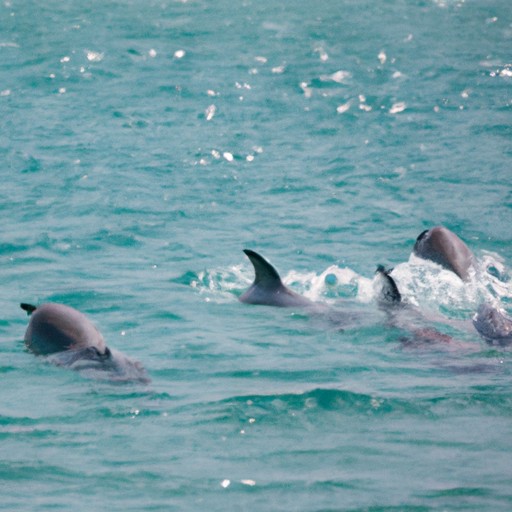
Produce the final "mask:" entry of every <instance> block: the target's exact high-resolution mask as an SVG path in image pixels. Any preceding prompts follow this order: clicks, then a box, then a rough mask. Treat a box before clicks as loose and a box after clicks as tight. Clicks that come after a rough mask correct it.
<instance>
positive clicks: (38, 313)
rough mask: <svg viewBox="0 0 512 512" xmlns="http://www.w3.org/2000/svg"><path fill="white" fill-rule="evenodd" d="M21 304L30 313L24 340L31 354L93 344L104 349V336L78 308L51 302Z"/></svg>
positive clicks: (46, 353)
mask: <svg viewBox="0 0 512 512" xmlns="http://www.w3.org/2000/svg"><path fill="white" fill-rule="evenodd" d="M21 307H22V309H24V310H25V311H27V312H28V313H29V314H31V316H30V322H29V324H28V327H27V330H26V332H25V344H26V346H27V348H28V349H29V350H30V351H31V352H33V353H34V354H36V355H48V354H54V353H56V352H62V351H64V350H70V349H80V348H86V347H94V348H95V349H96V350H97V352H98V353H99V354H105V353H106V352H107V346H106V344H105V340H104V339H103V336H102V335H101V333H100V332H99V331H98V329H97V328H96V327H95V326H94V324H93V323H92V322H91V321H90V320H89V319H88V318H87V317H86V316H85V315H84V314H83V313H80V311H77V310H76V309H73V308H71V307H68V306H64V305H62V304H54V303H46V304H41V305H40V306H38V307H34V306H31V305H26V304H23V305H21Z"/></svg>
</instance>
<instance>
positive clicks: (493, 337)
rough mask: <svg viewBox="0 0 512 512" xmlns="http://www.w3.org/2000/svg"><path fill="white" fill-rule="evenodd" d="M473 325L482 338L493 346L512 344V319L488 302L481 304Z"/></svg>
mask: <svg viewBox="0 0 512 512" xmlns="http://www.w3.org/2000/svg"><path fill="white" fill-rule="evenodd" d="M473 325H474V326H475V329H476V330H477V331H478V333H479V334H480V336H482V338H484V339H485V340H486V341H487V342H489V343H491V344H498V345H501V346H506V345H510V344H512V318H510V317H509V316H507V315H506V314H505V313H504V312H502V311H500V310H499V309H497V308H495V307H493V306H491V305H490V304H488V303H486V302H484V303H483V304H480V306H479V308H478V310H477V312H476V314H475V316H474V317H473Z"/></svg>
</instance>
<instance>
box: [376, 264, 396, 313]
mask: <svg viewBox="0 0 512 512" xmlns="http://www.w3.org/2000/svg"><path fill="white" fill-rule="evenodd" d="M392 270H393V269H386V268H384V266H383V265H379V266H378V267H377V270H376V271H375V274H376V275H377V276H378V278H379V283H380V290H379V293H378V296H377V302H378V303H379V305H381V306H390V305H398V304H401V302H402V295H401V294H400V292H399V291H398V286H397V285H396V282H395V280H394V279H393V278H392V277H391V275H390V274H391V271H392Z"/></svg>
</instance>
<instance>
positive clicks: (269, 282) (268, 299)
mask: <svg viewBox="0 0 512 512" xmlns="http://www.w3.org/2000/svg"><path fill="white" fill-rule="evenodd" d="M244 252H245V254H246V255H247V257H248V258H249V260H250V261H251V263H252V264H253V267H254V273H255V277H254V282H253V283H252V285H251V286H250V288H249V289H248V290H247V291H246V292H245V293H244V294H243V295H242V296H241V297H240V298H239V300H240V302H244V303H246V304H259V305H263V306H278V307H282V308H289V307H299V308H316V307H317V306H318V304H316V303H314V302H313V301H311V300H309V299H307V298H306V297H303V296H302V295H299V294H298V293H296V292H294V291H293V290H290V288H288V287H287V286H285V285H284V284H283V282H282V281H281V277H280V276H279V274H278V273H277V270H276V269H275V268H274V267H273V266H272V265H271V264H270V263H269V262H268V261H267V260H266V259H265V258H263V256H261V255H259V254H258V253H257V252H254V251H251V250H250V249H244Z"/></svg>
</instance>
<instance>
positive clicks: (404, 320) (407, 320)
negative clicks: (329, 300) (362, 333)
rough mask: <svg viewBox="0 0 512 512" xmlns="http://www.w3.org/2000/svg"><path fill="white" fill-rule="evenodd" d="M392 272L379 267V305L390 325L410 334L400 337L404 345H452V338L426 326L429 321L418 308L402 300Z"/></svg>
mask: <svg viewBox="0 0 512 512" xmlns="http://www.w3.org/2000/svg"><path fill="white" fill-rule="evenodd" d="M392 270H393V269H389V270H386V269H385V268H384V267H383V266H382V265H379V266H378V267H377V270H376V272H375V273H376V275H377V281H376V286H378V287H379V288H378V290H377V303H378V305H379V307H380V308H381V309H383V310H384V311H385V312H386V313H387V316H388V321H387V323H388V325H390V326H392V327H396V328H398V329H402V330H405V331H407V332H408V335H407V336H402V337H400V341H401V343H402V345H403V346H418V345H422V344H431V343H436V344H439V343H443V344H451V343H452V342H453V341H454V340H453V338H452V337H451V336H448V335H447V334H443V333H442V332H439V331H438V330H437V329H436V328H435V327H432V326H430V325H426V324H425V322H426V321H427V319H426V318H425V317H424V316H423V315H422V314H421V313H420V312H419V311H418V310H417V309H416V308H414V307H413V306H412V305H410V304H408V303H406V302H404V301H403V300H402V295H401V293H400V291H399V290H398V286H397V284H396V282H395V280H394V279H393V277H392V276H391V271H392Z"/></svg>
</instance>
